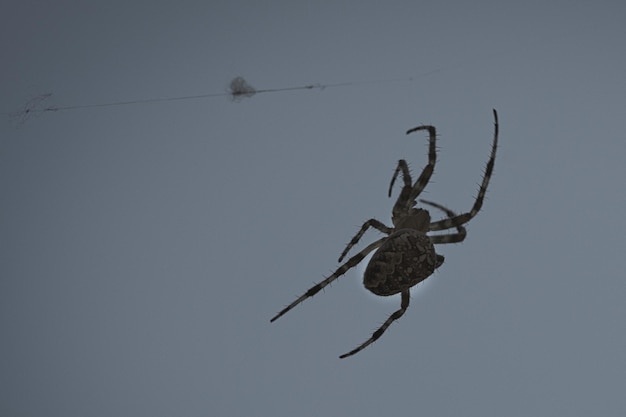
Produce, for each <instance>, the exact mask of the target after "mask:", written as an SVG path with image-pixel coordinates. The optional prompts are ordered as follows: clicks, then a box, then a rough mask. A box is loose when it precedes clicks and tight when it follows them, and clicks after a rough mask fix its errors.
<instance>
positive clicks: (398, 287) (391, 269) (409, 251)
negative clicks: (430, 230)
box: [363, 229, 443, 296]
mask: <svg viewBox="0 0 626 417" xmlns="http://www.w3.org/2000/svg"><path fill="white" fill-rule="evenodd" d="M442 263H443V256H441V255H437V254H436V253H435V247H434V246H433V243H432V242H431V240H430V239H429V238H428V236H426V234H424V233H422V232H420V231H419V230H415V229H401V230H398V231H397V232H394V233H393V234H391V235H390V236H389V238H388V239H387V240H386V241H385V242H384V243H383V245H382V246H381V247H380V248H379V249H378V250H377V251H376V253H374V256H372V259H370V262H369V263H368V264H367V268H365V274H364V275H363V285H364V286H365V288H367V289H368V290H370V291H371V292H373V293H374V294H376V295H383V296H384V295H394V294H398V293H399V292H402V291H403V290H406V289H408V288H411V287H412V286H414V285H416V284H418V283H420V282H421V281H423V280H425V279H426V278H428V277H429V276H430V275H431V274H432V273H433V272H434V271H435V269H436V268H437V267H439V266H440V265H441V264H442Z"/></svg>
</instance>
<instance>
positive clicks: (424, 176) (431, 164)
mask: <svg viewBox="0 0 626 417" xmlns="http://www.w3.org/2000/svg"><path fill="white" fill-rule="evenodd" d="M418 130H428V134H429V145H428V164H427V165H426V166H425V167H424V169H423V170H422V173H421V174H420V176H419V178H418V179H417V181H415V184H414V185H413V190H412V191H411V196H410V198H409V201H411V202H412V201H414V200H415V199H416V198H417V196H418V195H419V194H420V193H421V192H422V191H423V190H424V187H426V185H427V184H428V181H430V177H431V176H432V175H433V171H434V170H435V162H437V143H436V141H437V130H436V129H435V127H434V126H423V125H422V126H418V127H414V128H413V129H409V130H407V132H406V134H407V135H408V134H410V133H413V132H417V131H418ZM407 208H408V207H407Z"/></svg>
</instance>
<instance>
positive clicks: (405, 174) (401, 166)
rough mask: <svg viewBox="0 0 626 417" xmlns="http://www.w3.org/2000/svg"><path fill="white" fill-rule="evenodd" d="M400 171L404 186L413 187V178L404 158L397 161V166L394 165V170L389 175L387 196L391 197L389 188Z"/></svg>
mask: <svg viewBox="0 0 626 417" xmlns="http://www.w3.org/2000/svg"><path fill="white" fill-rule="evenodd" d="M400 171H402V178H403V179H404V187H409V188H411V187H413V179H412V178H411V173H410V172H409V166H408V165H407V164H406V161H405V160H404V159H401V160H399V161H398V166H397V167H396V170H395V172H394V173H393V177H391V183H390V184H389V193H388V195H389V197H391V190H392V189H393V185H394V184H395V183H396V178H397V177H398V174H399V173H400Z"/></svg>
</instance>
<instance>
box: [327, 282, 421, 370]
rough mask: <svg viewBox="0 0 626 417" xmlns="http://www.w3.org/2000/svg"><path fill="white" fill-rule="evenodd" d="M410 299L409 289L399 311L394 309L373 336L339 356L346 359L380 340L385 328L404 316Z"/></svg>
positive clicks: (404, 292)
mask: <svg viewBox="0 0 626 417" xmlns="http://www.w3.org/2000/svg"><path fill="white" fill-rule="evenodd" d="M410 299H411V292H410V291H409V290H404V291H402V302H401V303H400V309H399V310H397V311H394V312H393V314H391V315H390V316H389V318H388V319H387V320H385V322H384V323H383V325H382V326H380V327H379V328H378V330H376V331H375V332H374V334H372V337H370V338H369V339H367V340H366V341H365V342H364V343H363V344H362V345H361V346H359V347H357V348H355V349H352V350H351V351H350V352H348V353H344V354H343V355H341V356H340V357H339V358H340V359H344V358H347V357H348V356H352V355H355V354H357V353H359V352H360V351H362V350H363V349H365V348H366V347H368V346H369V345H371V344H372V343H374V342H375V341H376V340H378V338H379V337H380V336H382V335H383V333H385V330H387V328H388V327H389V326H391V323H393V322H394V321H396V320H398V319H399V318H400V317H402V315H403V314H404V312H405V311H406V309H407V308H409V301H410Z"/></svg>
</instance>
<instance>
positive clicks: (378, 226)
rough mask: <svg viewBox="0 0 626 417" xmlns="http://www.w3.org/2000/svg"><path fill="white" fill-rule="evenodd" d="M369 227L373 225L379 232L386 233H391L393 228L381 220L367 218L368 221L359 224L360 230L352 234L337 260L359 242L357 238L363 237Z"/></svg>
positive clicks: (341, 258) (341, 259) (340, 259)
mask: <svg viewBox="0 0 626 417" xmlns="http://www.w3.org/2000/svg"><path fill="white" fill-rule="evenodd" d="M370 227H373V228H374V229H376V230H378V231H379V232H383V233H387V234H388V235H390V234H392V233H393V228H391V227H387V226H386V225H385V224H384V223H383V222H380V221H378V220H376V219H369V220H368V221H366V222H365V223H363V226H361V230H359V231H358V232H357V234H356V235H354V237H353V238H352V240H350V242H349V243H348V245H347V246H346V248H345V249H344V250H343V252H341V256H340V257H339V261H338V262H341V261H343V258H345V256H346V255H347V254H348V252H349V251H350V249H352V247H353V246H354V245H356V244H357V243H359V240H360V239H361V237H363V234H364V233H365V232H366V231H367V229H369V228H370Z"/></svg>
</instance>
